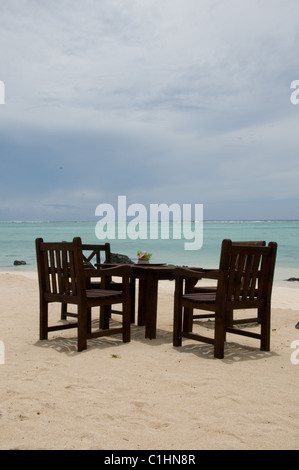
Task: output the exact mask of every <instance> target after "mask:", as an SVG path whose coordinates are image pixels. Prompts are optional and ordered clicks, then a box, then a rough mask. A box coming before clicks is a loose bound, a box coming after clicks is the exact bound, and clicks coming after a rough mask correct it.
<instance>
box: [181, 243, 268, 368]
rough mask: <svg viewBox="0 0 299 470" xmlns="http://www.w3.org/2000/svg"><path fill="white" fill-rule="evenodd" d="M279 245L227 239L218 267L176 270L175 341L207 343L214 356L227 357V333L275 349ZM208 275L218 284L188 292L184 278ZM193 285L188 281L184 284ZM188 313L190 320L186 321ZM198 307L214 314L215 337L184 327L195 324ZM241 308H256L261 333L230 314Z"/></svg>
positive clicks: (209, 314)
mask: <svg viewBox="0 0 299 470" xmlns="http://www.w3.org/2000/svg"><path fill="white" fill-rule="evenodd" d="M276 251H277V244H276V243H275V242H270V243H269V245H268V246H257V245H255V246H252V245H251V246H250V245H248V244H247V245H241V244H233V242H232V241H231V240H223V242H222V248H221V255H220V264H219V269H218V270H201V269H198V270H195V269H188V268H176V270H175V275H176V287H175V301H174V326H173V345H174V346H181V344H182V338H189V339H193V340H196V341H203V342H206V343H209V344H212V345H214V356H215V357H217V358H220V359H221V358H223V357H224V342H225V339H226V333H235V334H239V335H243V336H249V337H252V338H255V339H258V340H259V341H260V349H261V350H264V351H269V350H270V315H271V294H272V285H273V276H274V267H275V260H276ZM199 278H206V279H215V280H216V281H217V287H216V289H215V290H214V291H213V290H211V291H210V292H209V291H207V292H194V291H193V292H191V293H189V292H186V291H185V292H183V282H184V280H185V281H186V280H188V279H189V280H190V279H193V280H194V281H196V279H199ZM185 284H186V285H188V283H187V282H185ZM183 308H184V309H185V310H184V315H185V316H187V317H188V318H187V319H185V321H184V322H183ZM193 309H199V310H205V311H207V312H208V313H206V314H202V315H198V316H197V318H199V317H201V318H205V317H211V316H214V318H215V324H214V336H213V337H207V336H202V335H200V334H197V333H193V332H192V328H191V331H190V329H189V331H186V330H188V329H187V328H184V326H183V325H190V324H193V322H194V317H193ZM236 309H239V310H240V311H242V310H246V309H257V310H258V317H259V321H260V332H259V333H253V332H252V331H248V330H246V329H239V328H236V327H234V325H233V324H232V323H231V321H230V317H231V313H232V312H233V311H234V310H236Z"/></svg>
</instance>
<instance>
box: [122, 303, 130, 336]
mask: <svg viewBox="0 0 299 470" xmlns="http://www.w3.org/2000/svg"><path fill="white" fill-rule="evenodd" d="M122 326H123V342H124V343H129V342H130V341H131V308H130V299H129V300H126V301H125V302H124V303H123V320H122Z"/></svg>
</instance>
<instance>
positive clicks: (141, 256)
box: [137, 250, 152, 260]
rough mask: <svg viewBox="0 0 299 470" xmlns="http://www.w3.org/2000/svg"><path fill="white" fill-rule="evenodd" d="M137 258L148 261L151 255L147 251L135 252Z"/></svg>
mask: <svg viewBox="0 0 299 470" xmlns="http://www.w3.org/2000/svg"><path fill="white" fill-rule="evenodd" d="M137 256H138V259H144V260H149V259H150V257H151V256H152V254H151V253H148V252H147V251H140V250H139V251H137Z"/></svg>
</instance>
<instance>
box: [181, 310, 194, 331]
mask: <svg viewBox="0 0 299 470" xmlns="http://www.w3.org/2000/svg"><path fill="white" fill-rule="evenodd" d="M192 329H193V309H192V308H187V307H185V308H184V315H183V331H185V332H186V333H191V332H192Z"/></svg>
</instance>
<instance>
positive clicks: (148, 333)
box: [145, 273, 158, 339]
mask: <svg viewBox="0 0 299 470" xmlns="http://www.w3.org/2000/svg"><path fill="white" fill-rule="evenodd" d="M146 299H147V302H146V309H145V337H146V338H149V339H155V338H156V327H157V304H158V279H157V278H156V277H155V276H154V275H152V273H151V274H150V275H149V277H148V279H147V286H146Z"/></svg>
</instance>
